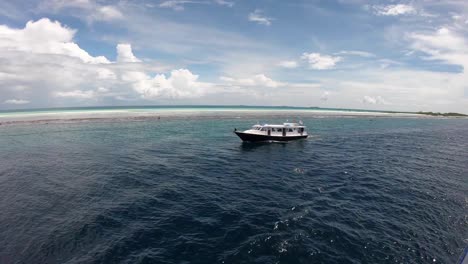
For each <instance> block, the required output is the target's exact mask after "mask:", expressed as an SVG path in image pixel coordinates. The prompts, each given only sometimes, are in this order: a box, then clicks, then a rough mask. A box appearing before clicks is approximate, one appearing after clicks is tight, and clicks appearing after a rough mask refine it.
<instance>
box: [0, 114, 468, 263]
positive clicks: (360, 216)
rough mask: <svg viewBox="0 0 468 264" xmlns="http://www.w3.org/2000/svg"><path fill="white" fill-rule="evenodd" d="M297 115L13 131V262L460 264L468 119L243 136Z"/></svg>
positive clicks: (397, 120) (5, 138) (335, 120)
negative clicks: (289, 138) (254, 138)
mask: <svg viewBox="0 0 468 264" xmlns="http://www.w3.org/2000/svg"><path fill="white" fill-rule="evenodd" d="M290 115H293V114H290ZM285 117H286V114H284V113H283V114H281V115H280V114H278V113H269V112H262V113H261V114H260V113H257V112H255V109H254V110H251V111H249V112H248V113H246V112H235V111H231V112H229V113H221V114H215V115H208V114H204V115H198V114H190V115H187V114H179V115H176V116H171V117H170V116H167V117H166V116H163V117H162V118H161V119H158V118H133V119H127V118H126V119H119V118H107V119H98V120H95V119H80V120H68V121H66V120H58V121H54V122H22V123H13V124H7V125H5V124H3V125H0V263H2V264H4V263H456V261H457V259H458V257H459V256H460V254H461V253H462V251H463V248H464V247H465V245H466V244H467V243H468V119H461V118H457V119H441V118H408V117H406V118H404V117H374V116H354V117H350V116H346V117H344V116H339V115H338V116H329V115H318V114H304V113H294V117H300V118H302V120H303V122H304V123H305V125H307V127H308V131H309V134H311V135H312V136H311V137H310V138H309V139H307V140H303V141H296V142H290V143H286V144H285V143H271V144H261V143H260V144H251V143H242V142H241V141H240V139H239V138H237V137H236V135H235V134H233V133H232V130H233V129H234V128H237V129H247V128H249V127H250V126H251V125H253V124H255V123H257V121H260V122H267V123H276V122H283V121H285ZM290 120H291V119H290Z"/></svg>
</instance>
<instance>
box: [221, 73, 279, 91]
mask: <svg viewBox="0 0 468 264" xmlns="http://www.w3.org/2000/svg"><path fill="white" fill-rule="evenodd" d="M220 79H221V81H224V82H225V83H226V84H229V85H237V86H256V87H270V88H276V87H278V86H279V85H280V83H279V82H276V81H274V80H272V79H271V78H269V77H267V76H266V75H265V74H257V75H254V76H252V77H250V78H232V77H226V76H221V77H220Z"/></svg>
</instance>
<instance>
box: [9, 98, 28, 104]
mask: <svg viewBox="0 0 468 264" xmlns="http://www.w3.org/2000/svg"><path fill="white" fill-rule="evenodd" d="M4 103H5V104H13V105H22V104H29V101H28V100H23V99H8V100H5V102H4Z"/></svg>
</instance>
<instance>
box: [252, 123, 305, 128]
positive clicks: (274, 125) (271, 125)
mask: <svg viewBox="0 0 468 264" xmlns="http://www.w3.org/2000/svg"><path fill="white" fill-rule="evenodd" d="M253 127H274V128H283V127H305V126H304V125H301V124H299V123H283V124H282V125H278V124H263V125H259V124H257V125H254V126H253Z"/></svg>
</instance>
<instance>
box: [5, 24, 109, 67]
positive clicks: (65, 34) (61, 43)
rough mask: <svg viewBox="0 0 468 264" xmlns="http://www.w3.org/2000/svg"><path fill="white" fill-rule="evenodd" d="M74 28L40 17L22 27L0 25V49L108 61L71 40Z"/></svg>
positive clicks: (87, 60)
mask: <svg viewBox="0 0 468 264" xmlns="http://www.w3.org/2000/svg"><path fill="white" fill-rule="evenodd" d="M75 32H76V31H75V30H73V29H70V28H68V27H65V26H62V25H61V24H60V22H58V21H50V20H49V19H47V18H42V19H40V20H38V21H29V22H27V23H26V26H25V27H24V28H23V29H12V28H9V27H7V26H2V25H0V39H1V41H0V49H2V50H9V51H21V52H30V53H36V54H55V55H65V56H70V57H75V58H79V59H81V60H82V61H83V62H86V63H110V62H109V60H107V58H106V57H104V56H97V57H93V56H91V55H90V54H89V53H88V52H86V51H85V50H83V49H81V48H80V47H79V46H78V45H77V44H76V43H74V42H73V37H74V35H75Z"/></svg>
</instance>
